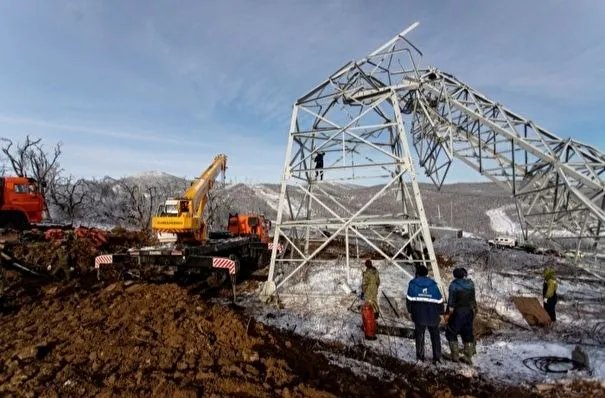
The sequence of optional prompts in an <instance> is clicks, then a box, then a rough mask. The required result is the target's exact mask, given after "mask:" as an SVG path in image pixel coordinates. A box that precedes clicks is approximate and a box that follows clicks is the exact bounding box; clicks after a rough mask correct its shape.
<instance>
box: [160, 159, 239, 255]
mask: <svg viewBox="0 0 605 398" xmlns="http://www.w3.org/2000/svg"><path fill="white" fill-rule="evenodd" d="M226 169H227V156H225V155H223V154H220V155H218V156H216V157H215V158H214V160H213V161H212V163H211V164H210V166H209V167H208V168H207V169H206V170H205V171H204V172H203V173H202V174H201V175H200V176H199V177H198V178H197V179H196V180H194V181H193V182H192V183H191V186H190V187H189V188H188V189H187V191H185V193H184V195H183V196H182V197H179V198H170V199H168V200H166V202H165V203H164V204H163V205H160V207H159V209H158V211H157V214H156V216H154V217H153V218H152V220H151V228H152V230H153V231H154V232H155V233H156V234H157V236H158V240H159V241H160V242H161V243H202V242H204V241H206V240H207V239H208V230H207V228H206V224H205V223H204V219H203V215H204V209H205V207H206V204H207V203H208V192H210V190H211V189H212V186H213V185H214V181H215V180H216V177H217V176H218V175H219V173H223V176H224V175H225V170H226Z"/></svg>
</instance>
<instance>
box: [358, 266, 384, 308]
mask: <svg viewBox="0 0 605 398" xmlns="http://www.w3.org/2000/svg"><path fill="white" fill-rule="evenodd" d="M365 266H366V270H365V271H363V277H362V281H361V295H362V296H361V297H362V299H363V300H365V301H366V302H367V303H369V304H370V305H371V306H372V309H373V310H374V316H375V317H376V318H378V311H379V309H378V287H379V286H380V275H379V274H378V270H377V269H376V267H374V265H372V260H369V259H368V260H366V262H365Z"/></svg>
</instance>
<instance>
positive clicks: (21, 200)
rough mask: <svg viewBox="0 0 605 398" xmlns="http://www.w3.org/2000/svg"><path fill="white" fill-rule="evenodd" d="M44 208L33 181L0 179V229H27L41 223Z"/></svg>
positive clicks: (24, 178)
mask: <svg viewBox="0 0 605 398" xmlns="http://www.w3.org/2000/svg"><path fill="white" fill-rule="evenodd" d="M45 208H46V205H45V202H44V198H43V197H42V195H41V194H40V192H39V191H38V184H37V182H36V180H35V179H33V178H28V177H0V228H9V229H16V230H25V229H29V228H30V227H31V226H32V224H35V223H40V222H42V219H43V218H44V216H43V214H44V210H45Z"/></svg>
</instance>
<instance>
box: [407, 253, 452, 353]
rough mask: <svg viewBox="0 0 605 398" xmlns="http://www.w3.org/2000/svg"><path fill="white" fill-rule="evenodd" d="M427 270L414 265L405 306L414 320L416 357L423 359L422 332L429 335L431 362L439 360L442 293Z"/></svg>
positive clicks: (421, 266)
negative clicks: (414, 269)
mask: <svg viewBox="0 0 605 398" xmlns="http://www.w3.org/2000/svg"><path fill="white" fill-rule="evenodd" d="M428 274H429V270H428V268H426V267H425V266H424V265H419V266H418V267H416V276H415V278H414V279H412V280H411V281H410V283H409V284H408V292H407V296H406V307H407V310H408V313H409V314H410V315H411V317H412V321H413V322H414V336H415V337H416V359H417V360H419V361H424V359H425V358H424V334H425V331H426V329H428V330H429V334H430V336H431V346H432V348H433V362H439V361H440V360H441V339H440V337H439V322H440V321H441V314H442V313H443V295H442V294H441V291H440V290H439V287H438V286H437V283H436V282H435V281H434V280H433V279H431V278H429V277H428Z"/></svg>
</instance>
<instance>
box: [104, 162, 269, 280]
mask: <svg viewBox="0 0 605 398" xmlns="http://www.w3.org/2000/svg"><path fill="white" fill-rule="evenodd" d="M226 166H227V157H226V156H225V155H222V154H221V155H218V156H216V157H215V158H214V160H213V162H212V164H211V165H210V166H209V167H208V168H207V169H206V170H205V171H204V172H203V173H202V174H201V176H200V177H199V178H198V179H196V180H194V181H193V182H192V184H191V186H190V187H189V188H188V189H187V191H186V192H185V193H184V194H183V196H182V197H178V198H171V199H168V200H167V201H166V202H165V203H164V204H163V205H161V206H160V207H159V209H158V212H157V214H156V216H155V217H153V218H152V229H153V231H154V232H155V233H156V234H157V237H158V239H159V240H160V245H158V246H153V247H144V248H131V249H128V250H127V251H126V252H123V253H116V254H106V255H101V256H97V257H96V258H95V268H96V269H97V272H98V276H99V277H100V274H101V267H102V266H103V267H104V266H106V265H108V264H119V263H122V264H124V265H127V264H130V265H133V266H135V267H134V268H133V272H134V273H136V274H138V275H140V274H141V273H142V272H147V271H150V272H154V271H156V270H160V271H161V272H162V273H166V274H169V275H177V276H179V275H186V276H188V277H190V276H193V275H197V276H208V277H209V278H210V277H214V276H216V275H220V278H219V279H221V280H224V279H225V276H226V275H227V274H228V275H230V276H231V280H232V281H233V280H234V279H235V275H236V274H238V273H240V272H242V271H244V272H246V271H251V270H253V269H256V268H257V267H258V266H261V265H265V262H266V261H268V259H269V255H270V253H271V252H270V249H269V244H268V243H267V242H268V240H269V237H268V236H267V229H265V225H266V224H265V219H264V217H258V216H254V215H252V214H250V215H246V216H245V217H242V216H238V215H230V216H231V217H230V221H236V223H237V226H238V227H239V226H241V225H245V226H246V228H247V229H246V230H239V229H238V230H237V232H235V231H234V233H232V232H229V229H230V227H231V226H228V227H227V231H224V232H212V233H209V231H208V229H207V227H206V224H205V222H204V220H203V215H204V209H205V207H206V204H207V203H208V193H209V191H210V189H211V188H212V186H213V185H214V182H215V180H216V177H217V176H218V175H219V173H220V172H224V170H225V169H226ZM255 217H256V222H260V224H259V223H256V224H255V221H254V219H255ZM254 225H256V228H253V227H254ZM125 268H126V267H125ZM124 271H126V272H127V273H128V274H133V272H130V271H127V270H126V269H125V270H124Z"/></svg>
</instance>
